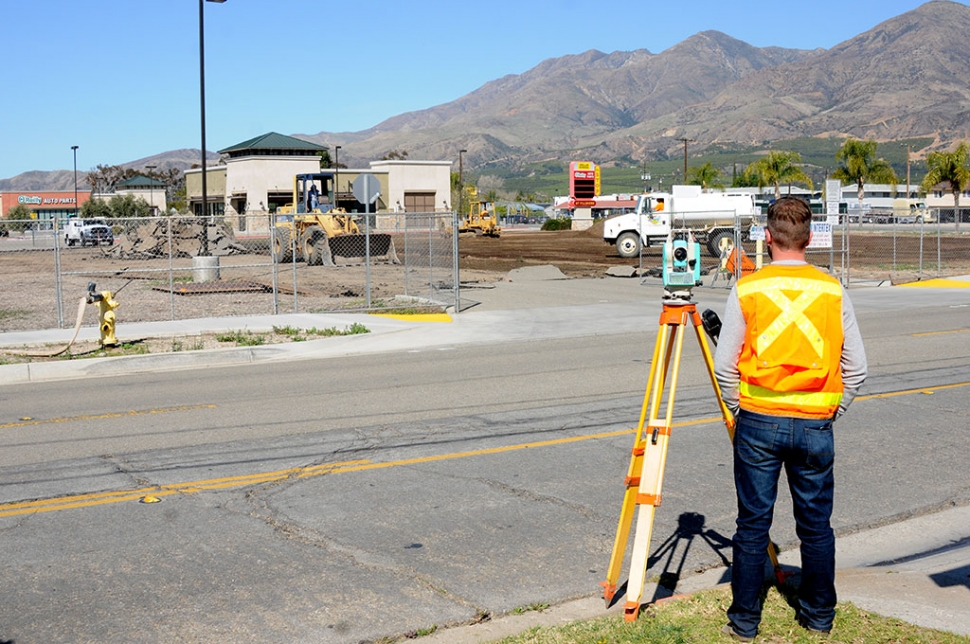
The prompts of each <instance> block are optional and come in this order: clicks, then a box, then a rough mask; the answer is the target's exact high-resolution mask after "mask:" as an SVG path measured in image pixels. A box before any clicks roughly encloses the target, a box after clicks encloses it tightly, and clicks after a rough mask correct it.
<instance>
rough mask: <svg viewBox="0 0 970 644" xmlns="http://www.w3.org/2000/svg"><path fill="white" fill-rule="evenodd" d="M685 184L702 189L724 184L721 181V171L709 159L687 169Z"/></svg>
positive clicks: (717, 187) (720, 187)
mask: <svg viewBox="0 0 970 644" xmlns="http://www.w3.org/2000/svg"><path fill="white" fill-rule="evenodd" d="M687 185H691V186H700V187H701V189H702V190H704V191H707V190H710V189H712V188H714V189H717V190H720V189H723V188H724V184H723V183H721V171H720V170H718V169H717V168H715V167H714V164H712V163H711V162H710V161H708V162H707V163H705V164H704V165H702V166H698V167H690V168H688V169H687Z"/></svg>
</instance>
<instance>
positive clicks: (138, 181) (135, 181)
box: [115, 174, 166, 188]
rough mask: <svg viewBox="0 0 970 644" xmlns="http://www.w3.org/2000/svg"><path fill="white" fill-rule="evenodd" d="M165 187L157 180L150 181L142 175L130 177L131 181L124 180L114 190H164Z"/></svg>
mask: <svg viewBox="0 0 970 644" xmlns="http://www.w3.org/2000/svg"><path fill="white" fill-rule="evenodd" d="M164 187H166V186H165V184H164V183H162V182H161V181H158V180H157V179H151V178H149V177H146V176H144V175H141V174H140V175H138V176H137V177H132V178H131V179H126V180H125V181H122V182H121V183H119V184H118V185H117V186H115V188H164Z"/></svg>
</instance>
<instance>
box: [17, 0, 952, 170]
mask: <svg viewBox="0 0 970 644" xmlns="http://www.w3.org/2000/svg"><path fill="white" fill-rule="evenodd" d="M920 4H922V2H920V1H919V0H853V1H852V2H845V1H844V0H843V1H835V0H818V1H811V0H810V1H807V2H796V3H778V2H777V1H775V0H773V1H769V0H747V1H746V2H726V1H725V0H716V1H714V0H693V1H690V2H687V1H683V0H682V1H680V2H669V1H667V2H657V1H652V0H598V1H596V2H591V1H586V2H581V1H579V0H535V1H533V0H519V1H518V2H511V1H508V0H492V1H490V2H482V3H479V2H465V1H463V0H458V1H456V0H410V1H405V0H369V1H366V2H361V1H359V0H344V1H342V2H341V1H340V0H226V2H225V3H223V4H217V3H213V2H206V3H205V6H204V9H205V54H206V55H205V58H206V76H205V80H206V143H207V145H206V147H208V148H209V149H210V150H218V149H221V148H224V147H228V146H230V145H232V144H235V143H238V142H240V141H244V140H246V139H249V138H251V137H253V136H256V135H259V134H263V133H265V132H270V131H276V132H281V133H283V134H300V133H304V134H315V133H317V132H321V131H331V132H343V131H346V132H353V131H359V130H363V129H366V128H368V127H371V126H373V125H376V124H378V123H380V122H381V121H382V120H384V119H386V118H389V117H391V116H395V115H397V114H401V113H403V112H408V111H412V110H419V109H424V108H427V107H432V106H434V105H439V104H441V103H446V102H448V101H451V100H453V99H456V98H458V97H460V96H462V95H464V94H467V93H468V92H470V91H472V90H474V89H476V88H478V87H480V86H481V85H483V84H485V83H486V82H488V81H490V80H494V79H496V78H500V77H502V76H504V75H506V74H520V73H522V72H525V71H527V70H529V69H530V68H532V67H534V66H535V65H537V64H539V63H540V62H542V61H543V60H545V59H547V58H553V57H558V56H563V55H567V54H578V53H581V52H584V51H587V50H589V49H598V50H600V51H604V52H612V51H631V50H634V49H648V50H650V51H651V52H653V53H659V52H661V51H663V50H664V49H667V48H668V47H670V46H672V45H674V44H676V43H678V42H680V41H682V40H684V39H685V38H687V37H689V36H691V35H692V34H695V33H697V32H699V31H704V30H707V29H716V30H718V31H722V32H724V33H726V34H728V35H730V36H733V37H734V38H738V39H740V40H743V41H745V42H747V43H750V44H752V45H755V46H759V47H765V46H770V45H777V46H782V47H791V48H801V49H812V48H815V47H824V48H830V47H832V46H834V45H836V44H838V43H840V42H842V41H844V40H847V39H849V38H852V37H853V36H855V35H858V34H859V33H862V32H864V31H866V30H868V29H871V28H872V27H874V26H876V25H877V24H878V23H880V22H882V21H884V20H887V19H889V18H892V17H894V16H897V15H899V14H901V13H905V12H907V11H910V10H912V9H915V8H916V7H918V6H919V5H920ZM963 4H965V3H963ZM781 6H784V9H780V8H779V7H781ZM198 20H199V5H198V2H197V1H196V0H84V1H80V0H70V1H68V0H0V25H2V35H0V47H2V51H3V64H2V65H0V87H2V88H3V94H2V105H3V107H2V118H0V146H2V147H0V178H9V177H13V176H15V175H17V174H20V173H22V172H27V171H30V170H64V169H72V168H73V156H72V152H71V146H72V145H78V146H79V149H78V160H77V164H78V170H79V171H87V170H90V169H93V168H94V167H95V166H97V165H98V164H104V165H116V164H122V163H127V162H130V161H134V160H137V159H140V158H143V157H147V156H151V155H153V154H158V153H160V152H165V151H168V150H174V149H178V148H198V147H199V145H200V114H199V112H200V110H199V22H198Z"/></svg>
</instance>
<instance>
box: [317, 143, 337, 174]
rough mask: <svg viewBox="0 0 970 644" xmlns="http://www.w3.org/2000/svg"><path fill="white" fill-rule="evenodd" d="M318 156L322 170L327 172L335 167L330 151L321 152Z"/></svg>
mask: <svg viewBox="0 0 970 644" xmlns="http://www.w3.org/2000/svg"><path fill="white" fill-rule="evenodd" d="M317 156H318V157H320V169H321V170H326V169H328V168H332V167H333V158H331V156H330V149H329V148H328V149H326V150H321V151H319V152H317Z"/></svg>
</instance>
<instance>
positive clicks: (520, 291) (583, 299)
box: [0, 267, 970, 644]
mask: <svg viewBox="0 0 970 644" xmlns="http://www.w3.org/2000/svg"><path fill="white" fill-rule="evenodd" d="M550 269H552V267H545V268H542V269H534V270H527V271H518V272H517V271H513V272H512V273H510V274H509V277H508V279H507V280H506V281H503V282H499V283H497V284H494V285H490V286H486V287H482V288H479V289H475V290H470V291H468V293H467V295H468V298H469V299H472V300H476V304H477V306H473V307H471V308H469V309H468V310H466V311H464V312H462V313H457V314H452V315H451V322H444V323H442V322H416V321H413V320H409V319H393V318H385V317H378V316H373V315H366V314H286V315H279V316H250V317H234V318H221V319H204V320H178V321H167V322H148V323H132V324H129V323H126V322H125V321H124V311H123V310H119V323H118V336H119V338H122V339H123V338H126V337H166V336H172V337H178V336H191V335H197V334H199V333H202V332H209V331H226V330H230V329H237V330H238V329H248V330H252V331H254V332H259V331H265V330H269V329H271V328H272V327H273V326H285V325H289V326H293V327H298V328H310V327H318V328H320V327H330V326H336V327H344V326H349V325H350V324H353V323H354V322H359V323H361V324H364V325H365V326H367V327H368V329H370V331H371V332H370V333H368V334H363V335H357V336H345V337H335V338H327V339H322V340H314V341H309V342H301V343H293V344H280V345H264V346H258V347H246V348H234V349H219V350H211V351H196V352H181V353H166V354H155V355H141V356H129V357H121V358H99V359H86V360H70V361H58V362H38V363H32V364H14V365H2V366H0V385H4V384H8V385H9V384H22V383H29V382H36V381H41V380H52V379H68V378H90V377H107V376H117V375H121V374H125V373H138V372H146V371H159V370H176V369H199V368H210V367H221V366H231V365H244V364H250V363H254V362H258V361H272V360H292V359H322V358H327V357H335V356H350V355H363V354H373V353H381V352H396V351H413V350H418V349H421V348H426V347H444V346H452V345H460V344H472V343H494V342H514V341H526V340H537V339H547V338H563V337H582V336H584V335H594V334H621V333H641V332H648V331H650V330H652V329H655V328H656V320H657V319H658V318H657V316H658V314H659V312H660V310H661V304H660V293H661V285H660V284H659V282H658V283H656V284H653V283H647V284H644V283H641V282H640V280H638V279H609V278H608V279H594V280H569V279H564V276H562V274H561V273H559V271H558V269H552V270H550ZM921 286H923V287H924V288H923V289H920V291H922V292H924V293H926V298H925V300H926V302H933V301H934V298H936V297H938V296H937V295H935V294H934V292H935V293H941V292H943V291H936V289H934V288H933V287H932V286H931V285H929V284H923V285H921ZM891 290H892V289H885V288H880V289H858V290H854V291H853V292H852V293H853V295H852V297H853V302H854V304H855V307H856V310H857V311H861V310H865V309H867V308H871V309H872V310H880V309H882V308H887V307H888V305H887V304H886V303H887V301H888V300H887V298H891V293H890V292H891ZM920 291H912V293H914V294H915V293H919V292H920ZM946 292H947V293H948V294H953V297H954V298H955V299H959V300H960V301H961V302H965V303H967V304H970V295H968V294H970V291H968V290H966V289H963V290H958V291H954V290H951V289H947V291H946ZM957 294H959V295H957ZM697 296H698V299H700V300H703V302H704V304H705V305H706V306H712V307H714V308H720V305H722V304H723V302H724V300H725V299H726V297H727V290H720V289H704V290H703V292H702V293H698V294H697ZM463 299H464V298H463ZM908 299H910V300H913V301H912V302H911V304H910V305H912V306H919V305H920V302H921V301H922V299H921V298H920V297H916V298H913V297H912V296H908ZM72 333H73V329H53V330H38V331H22V332H21V331H17V332H6V333H0V347H6V348H10V347H23V346H25V345H26V346H37V345H46V344H51V345H57V344H59V343H67V342H68V341H69V340H70V338H71V335H72ZM79 337H81V338H84V339H96V338H97V337H98V330H97V328H94V327H91V326H87V327H84V328H82V329H81V333H80V336H79ZM837 548H838V566H839V572H838V589H839V599H840V600H843V601H851V602H853V603H855V604H856V605H858V606H860V607H861V608H864V609H866V610H870V611H872V612H876V613H879V614H882V615H887V616H892V617H898V618H900V619H903V620H906V621H909V622H912V623H915V624H919V625H921V626H927V627H932V628H939V629H943V630H947V631H951V632H954V633H960V634H964V635H968V636H970V507H954V508H949V509H945V510H942V511H940V512H937V513H934V514H930V515H926V516H920V517H916V518H912V519H909V520H906V521H901V522H898V523H894V524H892V525H888V526H884V527H881V528H878V529H875V530H869V531H866V532H862V533H857V534H853V535H847V536H843V537H841V538H839V539H838V541H837ZM781 560H782V563H783V564H786V565H790V566H797V565H798V555H797V552H792V553H783V555H782V558H781ZM728 575H729V571H728V570H727V569H714V570H709V571H707V572H705V573H703V574H700V575H696V576H694V577H690V578H687V579H684V580H682V582H681V584H680V586H679V587H678V588H677V592H679V593H683V592H694V591H697V590H700V589H703V588H710V587H714V586H717V585H720V584H724V583H726V582H727V580H728V578H729V577H728ZM654 591H655V589H653V588H648V589H647V590H646V591H645V593H644V596H651V595H652V594H653V592H654ZM622 605H623V602H622V601H619V602H617V603H616V605H615V606H614V608H612V609H611V610H610V611H607V609H606V608H605V606H604V603H603V601H602V599H601V598H600V597H589V598H585V599H581V600H577V601H572V602H567V603H564V604H561V605H557V606H555V607H552V608H550V609H548V610H546V611H543V612H542V613H527V614H523V615H517V616H509V617H505V618H501V619H495V620H493V621H489V622H486V623H483V624H477V625H474V626H467V627H460V628H453V629H446V630H443V631H439V632H437V633H435V634H434V635H432V636H429V637H426V638H423V639H424V641H427V642H433V643H440V642H447V643H453V644H465V643H471V642H487V641H491V640H494V639H497V638H500V637H504V636H506V635H510V634H513V633H517V632H521V631H522V630H524V629H527V628H530V627H533V626H536V625H555V624H562V623H564V622H569V621H573V620H577V619H587V618H592V617H597V616H601V615H604V614H607V613H613V612H616V613H619V612H622Z"/></svg>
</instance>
